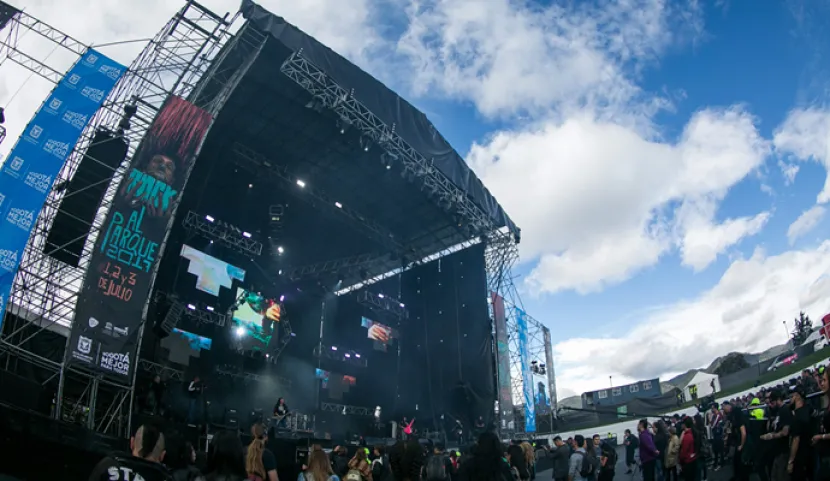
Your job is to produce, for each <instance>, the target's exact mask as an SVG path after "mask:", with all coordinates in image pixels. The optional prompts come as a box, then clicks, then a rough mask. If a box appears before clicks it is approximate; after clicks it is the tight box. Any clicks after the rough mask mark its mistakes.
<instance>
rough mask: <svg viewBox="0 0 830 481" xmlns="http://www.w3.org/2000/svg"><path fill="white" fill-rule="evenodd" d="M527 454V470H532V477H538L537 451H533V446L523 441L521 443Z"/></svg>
mask: <svg viewBox="0 0 830 481" xmlns="http://www.w3.org/2000/svg"><path fill="white" fill-rule="evenodd" d="M520 446H521V447H522V451H523V452H524V454H525V462H526V463H527V470H528V471H529V472H530V479H531V480H533V479H536V453H535V452H534V451H533V446H532V445H531V444H530V443H529V442H527V441H523V442H522V444H521V445H520Z"/></svg>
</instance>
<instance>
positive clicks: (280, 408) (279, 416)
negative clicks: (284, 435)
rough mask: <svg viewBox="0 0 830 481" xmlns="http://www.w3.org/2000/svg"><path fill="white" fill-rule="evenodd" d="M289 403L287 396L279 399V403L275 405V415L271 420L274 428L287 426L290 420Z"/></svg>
mask: <svg viewBox="0 0 830 481" xmlns="http://www.w3.org/2000/svg"><path fill="white" fill-rule="evenodd" d="M286 417H288V405H287V404H285V398H279V399H277V404H275V405H274V417H273V419H272V421H271V423H272V425H273V427H274V429H280V428H283V429H284V428H286V427H287V426H288V421H287V420H286V419H285V418H286Z"/></svg>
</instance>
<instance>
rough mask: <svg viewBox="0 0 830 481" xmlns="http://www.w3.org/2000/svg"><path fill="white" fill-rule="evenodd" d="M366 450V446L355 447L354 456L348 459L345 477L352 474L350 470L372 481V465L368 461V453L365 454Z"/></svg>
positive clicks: (367, 480) (366, 480) (365, 479)
mask: <svg viewBox="0 0 830 481" xmlns="http://www.w3.org/2000/svg"><path fill="white" fill-rule="evenodd" d="M366 451H368V448H362V447H358V448H357V451H355V453H354V457H352V459H351V460H350V461H349V473H348V474H347V475H346V477H347V478H348V477H349V476H351V475H352V471H357V472H359V473H360V475H361V476H362V477H363V480H364V481H372V465H371V463H369V455H368V454H366Z"/></svg>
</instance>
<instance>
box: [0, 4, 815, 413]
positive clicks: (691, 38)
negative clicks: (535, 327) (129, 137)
mask: <svg viewBox="0 0 830 481" xmlns="http://www.w3.org/2000/svg"><path fill="white" fill-rule="evenodd" d="M29 3H31V5H29ZM29 3H27V8H28V9H29V11H30V12H31V13H32V14H34V15H36V16H38V17H40V18H42V19H44V20H46V21H47V22H50V23H52V24H54V25H55V26H57V27H59V28H62V29H64V30H66V31H69V32H71V33H73V35H75V36H77V37H78V38H80V39H82V40H88V41H95V42H98V43H103V42H109V41H119V40H125V39H134V38H146V37H149V36H152V35H153V34H154V33H155V32H156V31H157V30H158V29H159V28H160V26H161V25H163V24H164V22H165V21H166V20H167V19H168V18H169V17H170V15H171V14H172V13H173V10H174V9H176V8H177V7H178V6H179V5H178V4H177V2H172V3H171V2H166V1H163V0H147V1H145V2H140V4H139V3H136V2H132V3H131V2H117V5H116V4H115V2H108V1H105V0H91V1H88V0H60V1H58V0H35V1H33V2H29ZM204 3H205V4H206V5H207V6H208V7H210V8H212V9H214V11H218V12H225V11H230V12H233V11H235V10H236V8H237V7H238V2H237V1H236V0H206V1H205V2H204ZM261 3H262V4H263V6H265V7H266V8H268V9H270V10H272V11H274V12H276V13H278V14H280V15H282V16H284V17H285V18H287V19H288V20H289V21H291V22H292V23H295V24H296V25H298V26H299V27H300V28H302V29H303V30H305V31H307V32H309V33H311V34H312V35H314V36H316V37H317V38H318V39H320V40H321V41H323V42H324V43H326V44H327V45H329V46H331V47H332V48H333V49H335V50H336V51H338V52H339V53H341V54H343V55H345V56H347V57H348V58H350V59H351V60H353V61H354V62H356V63H358V64H359V65H361V66H362V67H364V68H365V69H366V70H368V71H369V72H370V73H372V74H374V75H375V76H377V77H379V78H381V79H382V80H384V81H385V82H387V83H388V84H389V85H390V86H392V87H393V88H394V89H395V90H396V91H398V92H399V93H401V94H402V95H403V96H404V97H406V98H407V99H409V100H411V101H412V102H413V103H415V104H416V105H418V106H419V107H420V108H421V109H422V110H423V111H424V112H426V113H427V114H428V116H429V117H430V119H431V120H432V121H433V122H434V123H435V124H436V125H437V126H438V127H439V130H440V131H441V132H442V133H443V134H444V135H445V136H446V137H447V138H448V139H449V140H450V142H451V143H452V144H453V145H454V146H455V148H456V149H457V150H458V151H459V152H460V153H461V154H462V155H464V156H465V157H466V158H467V160H468V163H469V164H470V165H471V166H472V167H473V169H474V170H475V171H476V173H477V174H478V175H479V177H481V178H482V180H483V181H484V182H485V184H486V185H487V186H488V188H489V189H490V190H491V191H492V192H493V193H494V194H495V195H496V197H497V198H498V199H499V201H500V202H501V203H502V205H503V206H504V207H505V208H506V210H507V211H508V213H509V214H510V215H511V216H512V217H513V219H514V220H516V222H517V223H518V224H519V225H520V226H521V227H522V229H523V240H522V245H521V246H520V248H521V255H522V262H521V264H520V265H519V266H518V267H517V273H519V274H520V278H519V279H518V280H517V282H518V286H519V289H520V290H521V292H522V297H523V300H524V303H525V306H526V307H527V310H528V311H529V312H530V313H531V314H532V315H533V316H534V317H536V318H537V319H539V320H540V321H542V322H544V323H545V324H546V325H548V326H549V327H550V328H551V331H552V337H553V342H554V353H555V356H556V360H557V363H556V370H557V384H558V387H559V397H560V398H562V397H565V396H568V395H572V394H576V393H580V392H582V391H585V390H590V389H593V388H596V387H600V386H605V383H606V380H607V378H608V375H613V376H614V380H615V381H618V382H620V383H623V382H627V381H633V380H636V379H644V378H650V377H654V376H667V375H670V374H673V373H677V372H681V371H684V370H686V369H689V368H694V367H701V366H704V365H706V364H708V363H709V362H710V361H711V360H712V359H713V358H715V357H716V356H718V355H722V354H725V353H727V352H729V351H732V350H750V351H752V350H762V349H765V348H767V347H769V346H771V345H774V344H779V343H782V342H783V341H784V333H783V328H782V326H781V321H782V320H787V321H790V322H791V319H792V318H793V317H794V316H796V315H797V314H798V311H799V310H805V311H807V312H808V313H809V314H810V315H811V316H812V317H813V318H815V319H819V318H820V317H821V316H822V315H823V314H825V313H827V312H828V311H830V280H828V276H826V274H827V272H828V270H830V255H828V253H830V243H827V241H826V238H827V234H828V222H830V221H828V220H827V218H826V216H825V215H824V214H825V203H826V202H828V201H829V200H830V189H825V179H826V178H827V169H828V166H830V109H828V108H827V93H828V92H830V90H828V86H830V83H828V82H827V81H826V80H825V79H827V78H830V76H828V74H830V68H828V67H827V66H826V65H827V58H828V57H827V54H828V53H830V51H828V49H830V47H827V45H830V42H828V40H830V38H828V37H830V28H827V27H830V25H828V23H830V21H828V20H824V19H828V18H830V15H828V14H830V6H827V5H826V2H823V1H821V0H802V1H795V0H765V1H763V2H738V1H734V0H733V1H728V0H727V1H724V0H712V1H704V0H683V1H680V0H677V1H668V0H667V1H662V0H587V1H581V2H580V1H570V0H568V1H564V0H563V1H556V0H545V1H544V2H540V3H534V2H533V1H531V0H528V1H526V2H520V1H511V0H350V1H349V2H343V1H342V0H304V1H302V2H297V1H293V0H262V1H261ZM90 8H94V9H97V10H99V11H100V13H101V14H100V15H97V16H92V17H89V16H88V15H86V14H85V13H84V12H87V11H89V9H90ZM34 48H47V47H45V46H41V47H39V46H37V45H35V46H34ZM139 48H140V45H124V46H120V47H117V48H111V49H110V50H108V51H107V53H108V54H110V55H112V56H113V57H114V58H116V59H118V60H120V61H122V62H125V63H128V62H129V61H130V60H131V59H132V58H133V56H134V55H135V54H136V53H137V51H138V49H139ZM56 55H57V56H58V57H59V55H60V53H59V52H58V53H57V54H56ZM58 57H52V60H60V58H58ZM4 68H7V67H5V66H4ZM6 72H9V70H8V69H7V71H6ZM26 79H27V73H25V72H22V71H21V72H17V73H16V74H15V73H14V72H13V71H12V73H11V74H7V75H5V76H4V78H1V79H0V100H4V99H8V98H9V97H10V96H11V95H13V93H14V92H16V91H17V90H18V89H19V87H20V85H22V84H23V83H24V81H26ZM47 91H48V85H46V84H44V83H40V84H39V83H37V81H36V80H30V81H29V82H27V83H26V88H25V89H23V90H21V91H20V92H19V94H18V95H16V96H15V100H14V102H12V103H11V104H10V105H8V106H7V107H8V108H7V117H9V118H10V119H26V118H29V117H30V116H31V113H32V112H33V111H34V109H36V108H37V106H38V105H39V102H40V99H42V98H43V97H44V96H45V94H46V92H47ZM4 101H5V100H4ZM8 124H9V125H8V127H9V136H10V137H12V138H13V137H15V136H16V135H18V134H19V130H20V129H21V128H22V125H18V124H17V123H15V122H13V121H11V122H8ZM8 144H9V143H6V145H4V146H3V147H4V148H6V147H7V146H8Z"/></svg>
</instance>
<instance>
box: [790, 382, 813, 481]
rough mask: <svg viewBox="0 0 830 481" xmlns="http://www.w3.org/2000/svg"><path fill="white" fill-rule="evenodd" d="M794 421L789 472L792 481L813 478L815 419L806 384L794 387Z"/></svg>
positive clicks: (791, 428)
mask: <svg viewBox="0 0 830 481" xmlns="http://www.w3.org/2000/svg"><path fill="white" fill-rule="evenodd" d="M791 400H792V405H793V421H792V426H791V427H790V456H789V460H788V461H787V472H788V473H790V479H791V480H792V481H802V480H806V479H811V476H812V471H813V462H812V461H813V446H812V438H813V431H814V429H813V420H812V417H811V416H810V408H809V407H807V403H806V401H807V394H806V392H805V390H804V386H795V387H794V388H793V389H792V394H791Z"/></svg>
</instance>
